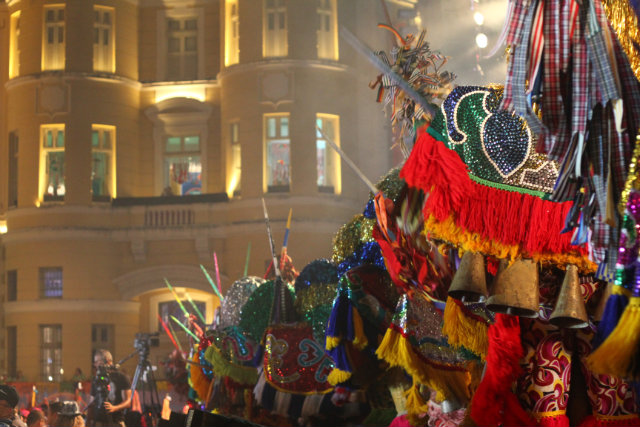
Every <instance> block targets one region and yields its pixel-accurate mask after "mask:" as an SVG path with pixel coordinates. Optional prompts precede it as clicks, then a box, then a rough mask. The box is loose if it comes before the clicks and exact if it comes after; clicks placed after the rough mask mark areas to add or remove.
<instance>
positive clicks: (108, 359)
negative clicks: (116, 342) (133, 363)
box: [93, 348, 113, 368]
mask: <svg viewBox="0 0 640 427" xmlns="http://www.w3.org/2000/svg"><path fill="white" fill-rule="evenodd" d="M112 364H113V356H111V352H109V350H105V349H103V348H101V349H99V350H96V352H95V353H94V355H93V366H95V367H96V368H97V367H98V366H100V365H112Z"/></svg>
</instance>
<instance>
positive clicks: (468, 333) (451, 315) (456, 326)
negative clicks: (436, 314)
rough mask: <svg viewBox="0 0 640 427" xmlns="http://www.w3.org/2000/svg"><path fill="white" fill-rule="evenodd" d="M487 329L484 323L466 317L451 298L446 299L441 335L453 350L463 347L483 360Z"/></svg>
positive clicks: (486, 344)
mask: <svg viewBox="0 0 640 427" xmlns="http://www.w3.org/2000/svg"><path fill="white" fill-rule="evenodd" d="M488 329H489V326H488V325H487V324H486V323H485V322H482V321H480V320H478V319H474V318H472V317H470V316H467V315H466V314H465V312H464V310H463V309H462V307H460V306H459V305H458V304H456V302H455V301H454V300H453V299H452V298H450V297H449V298H447V304H446V306H445V308H444V317H443V324H442V333H443V334H444V335H445V336H446V337H447V340H448V342H449V345H451V346H452V347H454V348H457V347H465V348H467V349H468V350H470V351H472V352H473V353H475V354H477V355H478V356H480V358H481V359H482V360H485V358H486V357H487V349H488V348H489V340H488V335H487V331H488Z"/></svg>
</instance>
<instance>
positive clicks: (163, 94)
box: [155, 85, 205, 104]
mask: <svg viewBox="0 0 640 427" xmlns="http://www.w3.org/2000/svg"><path fill="white" fill-rule="evenodd" d="M155 91H156V104H157V103H159V102H162V101H165V100H167V99H171V98H192V99H197V100H198V101H200V102H204V100H205V88H204V85H170V86H157V87H156V88H155Z"/></svg>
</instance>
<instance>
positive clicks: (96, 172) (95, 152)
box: [91, 125, 116, 200]
mask: <svg viewBox="0 0 640 427" xmlns="http://www.w3.org/2000/svg"><path fill="white" fill-rule="evenodd" d="M115 136H116V129H115V127H113V126H105V125H93V126H92V127H91V194H92V195H93V200H109V199H111V198H113V197H115V182H116V180H115V156H114V152H115Z"/></svg>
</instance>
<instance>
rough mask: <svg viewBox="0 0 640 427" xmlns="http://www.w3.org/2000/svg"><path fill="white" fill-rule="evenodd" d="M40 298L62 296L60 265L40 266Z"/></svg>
mask: <svg viewBox="0 0 640 427" xmlns="http://www.w3.org/2000/svg"><path fill="white" fill-rule="evenodd" d="M40 298H62V267H41V268H40Z"/></svg>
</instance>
